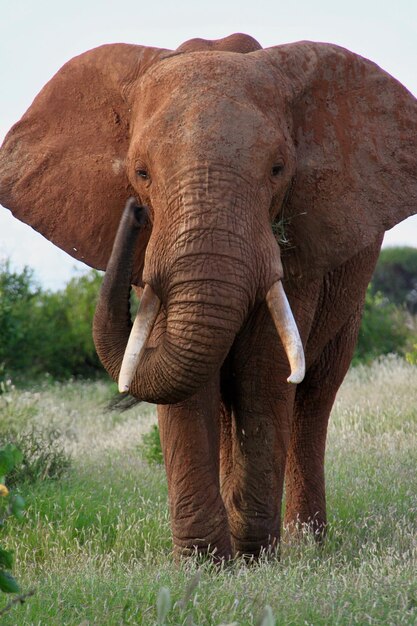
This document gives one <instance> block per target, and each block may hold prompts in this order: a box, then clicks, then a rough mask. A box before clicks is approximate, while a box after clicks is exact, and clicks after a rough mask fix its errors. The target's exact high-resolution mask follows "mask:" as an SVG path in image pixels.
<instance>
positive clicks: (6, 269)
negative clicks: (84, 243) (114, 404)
mask: <svg viewBox="0 0 417 626" xmlns="http://www.w3.org/2000/svg"><path fill="white" fill-rule="evenodd" d="M100 284H101V275H100V273H99V272H96V271H95V270H91V271H90V272H89V273H88V274H86V275H84V276H81V277H78V278H73V279H72V280H71V281H70V282H69V283H68V285H67V286H66V287H64V288H63V289H62V290H61V291H58V292H54V293H52V292H49V291H44V290H43V289H42V288H41V287H40V286H39V285H38V284H37V282H36V280H35V277H34V276H33V273H32V272H31V270H29V269H28V268H25V269H24V270H23V271H22V272H16V271H14V270H12V269H11V268H10V265H9V264H8V263H7V262H3V264H0V382H1V381H2V380H3V381H5V380H8V379H11V380H13V382H14V383H15V384H18V385H27V384H28V382H29V381H34V380H39V379H43V380H44V379H45V376H49V377H50V378H52V379H53V380H66V379H68V378H70V377H75V378H92V377H97V376H100V375H102V374H103V369H102V367H101V365H100V362H99V360H98V358H97V355H96V352H95V349H94V344H93V340H92V335H91V324H92V318H93V314H94V308H95V303H96V299H97V295H98V291H99V288H100ZM416 314H417V248H387V249H384V250H383V251H382V252H381V256H380V259H379V261H378V265H377V268H376V271H375V274H374V277H373V279H372V282H371V285H370V286H369V289H368V293H367V296H366V303H365V310H364V317H363V323H362V327H361V330H360V334H359V341H358V346H357V350H356V353H355V357H354V364H355V365H357V364H358V363H369V362H371V361H372V360H373V359H374V358H376V357H378V356H381V355H383V354H389V353H395V354H399V355H402V356H404V355H408V358H409V360H410V362H412V361H413V359H414V360H416V359H417V348H416V347H415V344H417V322H416V319H417V318H416Z"/></svg>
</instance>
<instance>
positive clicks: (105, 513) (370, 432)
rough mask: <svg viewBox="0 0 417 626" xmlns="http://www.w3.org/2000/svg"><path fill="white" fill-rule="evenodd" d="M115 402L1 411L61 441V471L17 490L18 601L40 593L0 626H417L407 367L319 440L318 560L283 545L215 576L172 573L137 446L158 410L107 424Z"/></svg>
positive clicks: (190, 566)
mask: <svg viewBox="0 0 417 626" xmlns="http://www.w3.org/2000/svg"><path fill="white" fill-rule="evenodd" d="M112 393H113V388H112V387H110V385H107V384H105V383H102V382H94V383H79V382H76V383H71V384H65V385H55V386H54V385H49V386H48V387H45V389H43V390H40V391H36V392H35V391H33V392H30V391H27V392H24V393H19V392H17V391H16V390H13V389H9V390H8V391H7V392H6V393H5V394H3V395H2V396H0V411H1V413H2V417H3V416H4V418H5V420H6V421H7V420H9V422H13V421H14V424H15V426H16V428H17V425H18V426H19V429H21V430H24V429H25V428H29V427H30V428H36V429H37V430H38V431H42V429H44V430H45V431H48V430H54V432H55V431H59V433H60V442H59V443H60V445H61V447H62V449H63V450H65V452H66V453H67V454H68V455H69V456H70V457H71V467H70V468H69V469H68V470H67V471H66V473H64V474H63V475H62V476H61V477H60V478H59V479H57V480H43V481H38V482H36V483H34V484H26V485H25V484H23V485H22V486H21V487H20V491H21V492H22V494H23V495H24V496H25V498H26V500H27V508H26V517H25V519H24V520H23V522H20V523H19V522H18V521H17V520H10V523H8V525H7V528H5V529H4V530H3V531H2V532H3V535H4V543H5V544H6V545H7V546H8V547H13V548H14V549H15V552H16V554H15V556H16V567H15V575H16V577H17V579H18V580H19V581H20V582H21V585H22V587H23V591H25V590H27V589H31V588H33V587H35V588H36V593H35V595H34V596H33V597H31V598H29V599H28V600H27V602H26V603H25V604H24V605H16V606H14V607H13V608H12V609H11V610H10V611H9V612H8V613H7V614H6V615H5V616H3V618H2V622H1V623H2V624H3V625H12V624H13V625H16V624H18V625H19V626H21V625H29V624H35V625H41V624H42V625H43V624H48V625H49V624H53V625H55V624H56V625H66V624H68V625H78V624H84V625H87V624H90V625H92V624H95V625H100V626H102V625H103V626H104V625H109V626H110V625H112V626H113V625H117V624H146V625H152V624H158V623H160V624H163V623H164V624H175V625H178V624H184V625H191V624H196V625H205V624H208V625H211V624H213V625H216V626H218V625H220V624H228V625H230V624H236V625H237V624H238V625H246V624H248V625H255V624H258V625H261V624H262V626H269V625H271V624H276V625H281V624H282V625H296V626H298V625H299V624H301V625H306V624H307V625H308V624H312V625H314V626H316V625H319V624H323V625H324V624H326V625H329V624H331V625H333V624H340V625H348V624H392V625H399V624H410V625H411V624H415V623H416V622H417V581H416V576H415V572H416V571H417V558H416V557H417V539H416V536H417V533H416V530H417V497H416V492H417V488H416V487H417V484H416V483H417V479H416V446H415V444H416V423H417V367H415V366H411V365H408V364H407V363H405V362H403V361H400V360H398V359H386V360H384V361H382V362H380V363H378V364H374V365H372V366H371V367H369V368H356V369H355V370H352V371H351V372H350V374H349V376H348V378H347V380H346V381H345V383H344V385H343V388H342V389H341V391H340V393H339V396H338V399H337V402H336V405H335V407H334V411H333V416H332V423H331V428H330V432H329V441H328V453H327V465H326V469H327V489H328V505H329V517H330V527H329V533H328V538H327V540H326V543H325V545H324V546H323V547H322V548H317V547H316V546H315V545H314V544H313V543H312V541H311V540H310V538H309V537H305V539H304V540H303V541H302V542H301V543H300V544H297V545H291V544H283V546H282V555H281V560H280V561H278V560H272V561H271V560H269V561H268V560H267V559H262V560H261V562H260V563H259V564H258V565H256V566H251V567H248V566H244V565H243V564H242V563H241V562H239V561H237V562H236V563H234V564H232V565H231V566H230V567H228V568H225V569H224V570H222V571H216V570H215V569H214V568H213V567H212V566H210V564H207V563H204V564H198V563H197V562H196V561H195V560H193V559H190V560H188V561H185V562H183V563H181V564H180V566H178V565H175V564H174V562H173V560H172V558H171V540H170V531H169V517H168V510H167V490H166V481H165V476H164V470H163V467H162V466H160V465H158V464H155V463H148V462H147V461H146V460H145V457H146V452H145V450H144V444H143V443H142V436H143V434H144V433H147V432H149V431H150V430H151V429H152V426H153V424H154V423H155V416H154V411H153V408H152V407H150V406H148V405H139V406H138V407H137V408H134V409H132V410H131V411H128V412H126V413H117V412H116V413H114V414H108V413H106V412H105V410H104V407H105V405H106V403H107V402H108V400H109V398H110V397H111V394H112ZM14 417H15V420H14ZM145 441H146V437H145ZM8 600H9V598H6V597H1V598H0V610H1V607H2V606H4V605H5V604H6V603H7V601H8Z"/></svg>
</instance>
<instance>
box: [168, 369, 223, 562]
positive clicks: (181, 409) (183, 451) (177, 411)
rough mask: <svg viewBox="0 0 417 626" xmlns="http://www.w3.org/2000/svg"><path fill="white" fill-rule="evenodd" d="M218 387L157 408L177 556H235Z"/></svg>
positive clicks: (213, 383)
mask: <svg viewBox="0 0 417 626" xmlns="http://www.w3.org/2000/svg"><path fill="white" fill-rule="evenodd" d="M219 412H220V392H219V384H218V383H217V381H216V382H212V383H210V384H208V385H206V386H205V387H204V389H202V390H201V391H200V392H199V393H198V394H196V395H195V396H193V397H192V398H190V399H188V400H185V401H184V402H180V403H178V404H175V405H166V406H162V405H160V406H158V420H159V430H160V436H161V445H162V450H163V453H164V460H165V467H166V473H167V479H168V496H169V505H170V512H171V528H172V537H173V543H174V552H175V554H176V555H177V556H178V555H184V556H186V555H190V554H195V553H196V552H197V553H199V554H210V555H212V558H213V559H214V560H221V559H229V558H230V557H231V544H230V532H229V525H228V520H227V515H226V510H225V507H224V504H223V500H222V498H221V496H220V488H219Z"/></svg>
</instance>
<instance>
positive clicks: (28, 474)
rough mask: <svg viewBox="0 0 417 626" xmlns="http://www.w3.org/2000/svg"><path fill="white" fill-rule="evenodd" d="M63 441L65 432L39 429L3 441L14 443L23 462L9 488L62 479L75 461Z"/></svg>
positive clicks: (9, 483) (12, 473) (9, 480)
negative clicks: (72, 460) (62, 435)
mask: <svg viewBox="0 0 417 626" xmlns="http://www.w3.org/2000/svg"><path fill="white" fill-rule="evenodd" d="M60 438H61V433H60V432H59V431H57V430H49V431H41V430H39V429H37V428H32V429H31V430H29V431H28V432H23V433H17V434H13V433H11V434H10V435H7V434H6V435H3V436H2V439H3V440H7V441H11V442H12V443H13V445H15V447H16V448H18V449H19V450H20V453H21V462H20V463H19V464H18V465H16V466H15V467H14V468H13V469H12V470H11V471H10V473H9V475H8V477H7V484H8V486H10V487H16V486H17V485H23V484H34V483H37V482H40V481H43V480H47V479H55V480H56V479H59V478H61V477H62V475H63V474H65V472H67V470H68V469H69V468H70V467H71V458H70V456H69V455H68V454H67V453H66V452H65V450H64V448H63V446H62V444H61V443H60ZM0 445H1V441H0Z"/></svg>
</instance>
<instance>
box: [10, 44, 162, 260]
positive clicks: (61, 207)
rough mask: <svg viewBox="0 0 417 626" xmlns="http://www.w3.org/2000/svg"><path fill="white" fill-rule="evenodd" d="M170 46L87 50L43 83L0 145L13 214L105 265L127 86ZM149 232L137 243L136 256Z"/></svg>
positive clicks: (121, 199) (119, 194) (123, 189)
mask: <svg viewBox="0 0 417 626" xmlns="http://www.w3.org/2000/svg"><path fill="white" fill-rule="evenodd" d="M169 54H170V53H169V51H167V50H162V49H157V48H147V47H143V46H135V45H127V44H111V45H105V46H101V47H99V48H96V49H94V50H90V51H89V52H86V53H84V54H81V55H80V56H78V57H75V58H74V59H72V60H71V61H69V62H68V63H66V64H65V65H64V66H63V67H62V68H61V69H60V70H59V71H58V72H57V74H56V75H55V76H54V77H53V78H52V79H51V80H50V81H49V83H47V85H46V86H45V87H44V88H43V89H42V91H41V92H40V93H39V95H38V96H37V97H36V98H35V100H34V102H33V104H32V105H31V106H30V108H29V109H28V110H27V112H26V113H25V115H24V116H23V117H22V119H21V120H20V121H19V122H18V123H17V124H15V126H13V128H12V129H11V130H10V131H9V133H8V135H7V136H6V138H5V140H4V143H3V146H2V148H1V151H0V202H1V204H3V206H5V207H7V208H9V209H10V210H11V211H12V212H13V214H14V215H15V217H17V218H18V219H20V220H22V221H23V222H26V223H27V224H30V225H31V226H32V227H33V228H35V229H36V230H37V231H39V232H40V233H42V235H44V236H45V237H46V238H47V239H49V240H50V241H52V242H53V243H54V244H56V245H57V246H59V247H60V248H62V249H63V250H65V251H66V252H68V253H69V254H71V255H72V256H73V257H75V258H76V259H79V260H81V261H83V262H85V263H87V264H88V265H91V266H92V267H95V268H97V269H104V268H105V267H106V265H107V261H108V258H109V256H110V252H111V249H112V244H113V240H114V237H115V234H116V230H117V226H118V224H119V220H120V216H121V212H122V210H123V207H124V203H125V201H126V200H127V198H128V197H129V196H130V195H133V193H134V192H133V189H131V187H130V185H129V181H128V178H127V175H126V171H125V157H126V154H127V150H128V144H129V117H130V106H129V98H128V94H129V91H130V88H131V87H132V86H133V85H134V83H135V81H136V80H137V79H138V78H139V77H140V76H141V74H143V72H145V71H146V69H147V68H148V67H149V66H150V65H152V64H153V63H155V62H156V61H158V60H160V59H162V58H164V56H167V55H169ZM147 239H148V233H146V232H145V233H143V234H142V240H141V241H140V242H139V246H138V255H139V258H138V263H139V264H141V261H143V258H142V257H143V254H144V250H145V248H146V244H147Z"/></svg>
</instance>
